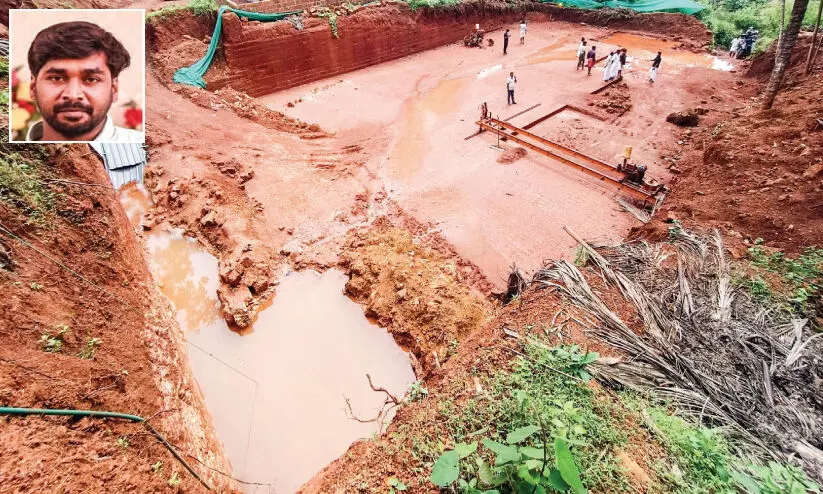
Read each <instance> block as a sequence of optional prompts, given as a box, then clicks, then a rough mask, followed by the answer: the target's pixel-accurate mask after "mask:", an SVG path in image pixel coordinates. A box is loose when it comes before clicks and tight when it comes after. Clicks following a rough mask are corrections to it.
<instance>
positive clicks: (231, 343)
mask: <svg viewBox="0 0 823 494" xmlns="http://www.w3.org/2000/svg"><path fill="white" fill-rule="evenodd" d="M121 202H122V203H123V205H124V208H125V209H126V212H127V214H128V216H129V219H130V220H131V221H132V224H133V225H137V224H139V222H140V217H141V212H142V211H145V209H143V208H145V206H146V205H147V204H148V198H147V195H146V194H145V193H144V192H143V191H142V190H141V189H140V188H137V187H129V188H127V189H126V190H125V191H124V192H123V194H122V195H121ZM145 244H146V248H147V252H148V260H149V264H150V266H151V270H152V273H153V275H154V277H155V280H156V281H157V283H158V285H159V287H160V290H161V292H162V293H163V294H164V295H165V296H166V297H167V298H168V299H169V301H170V302H171V304H172V306H173V309H174V311H175V318H176V319H177V322H178V324H179V325H180V327H181V329H182V330H183V331H184V333H185V337H186V340H187V346H188V355H189V361H190V364H191V369H192V372H193V374H194V376H195V378H196V379H197V382H198V384H199V386H200V389H201V390H202V392H203V394H204V396H205V401H206V405H207V407H208V410H209V413H210V414H211V416H212V419H213V421H214V425H215V428H216V430H217V434H218V437H219V438H220V440H221V441H222V443H223V447H224V450H225V452H226V454H227V456H228V457H229V459H230V461H231V463H232V467H233V471H234V475H235V476H236V477H237V478H240V479H243V480H245V481H248V482H256V483H260V484H270V486H271V488H272V489H273V491H275V492H294V491H296V490H297V489H298V488H299V487H300V486H301V485H302V484H303V483H305V482H307V481H308V480H309V479H310V478H311V477H312V476H313V475H314V474H316V473H317V472H318V471H319V470H320V469H322V468H323V467H324V466H325V465H326V464H328V463H329V462H331V461H332V460H334V459H335V458H337V457H339V456H340V455H342V454H343V453H344V452H345V451H346V450H347V449H348V447H349V446H350V445H351V444H352V443H353V442H354V441H356V440H358V439H362V438H368V437H370V436H371V435H372V434H373V433H375V432H379V431H380V430H381V424H379V423H377V422H367V423H361V422H359V421H357V420H354V419H353V418H351V415H352V414H353V415H354V416H355V417H357V418H359V419H371V418H374V417H375V416H376V415H377V413H378V412H379V411H380V410H381V409H382V408H383V405H384V400H385V399H386V395H385V394H384V393H380V392H375V391H373V390H372V389H371V387H370V385H369V381H368V379H367V377H366V376H367V374H368V375H369V376H371V379H372V381H373V383H374V385H375V386H377V387H384V388H386V389H387V390H388V391H389V392H391V393H392V394H393V395H394V396H396V397H402V396H403V394H404V392H405V391H406V389H407V388H408V386H409V384H411V383H413V382H414V381H415V379H416V378H415V376H414V372H413V370H412V367H411V363H410V360H409V356H408V355H407V354H406V353H405V352H404V351H403V350H402V349H401V348H400V347H399V346H398V345H397V344H396V343H395V341H394V339H393V338H392V336H391V335H390V334H389V333H388V332H386V330H385V329H383V328H381V327H379V326H377V325H376V324H374V323H372V322H370V321H369V320H368V319H367V318H366V317H365V315H364V313H363V310H362V308H361V307H360V306H359V305H358V304H356V303H355V302H353V301H352V300H350V299H349V298H347V297H346V296H345V295H344V294H343V290H344V287H345V284H346V281H347V280H348V278H347V277H346V276H345V275H344V274H343V273H341V272H340V271H338V270H328V271H326V272H324V273H322V274H319V273H317V272H314V271H301V272H289V273H287V274H285V275H284V276H283V277H282V280H281V282H280V284H279V285H278V287H277V297H276V298H275V299H274V300H273V302H272V303H271V304H270V305H268V306H267V307H266V308H264V309H263V310H261V311H260V312H259V313H258V316H257V318H256V320H255V321H254V323H253V325H252V327H250V328H247V329H245V330H244V331H243V332H242V334H241V333H239V332H236V331H233V330H231V329H230V328H229V327H228V325H227V324H226V322H225V321H224V319H223V318H222V317H221V314H220V308H219V302H218V300H217V296H216V290H217V288H218V286H219V284H220V281H219V277H218V269H217V264H218V263H217V259H216V258H214V257H213V256H212V255H211V254H209V253H208V252H206V250H205V249H204V248H203V247H202V246H201V245H200V244H199V243H198V242H197V241H196V240H194V239H191V238H188V237H186V236H184V235H182V234H181V233H180V232H179V231H172V232H165V231H150V232H147V234H146V242H145ZM346 400H348V403H349V404H350V405H347V401H346ZM349 406H350V407H351V408H350V409H349ZM391 417H392V415H391V414H389V415H387V416H384V417H383V422H382V426H383V427H385V426H387V425H388V423H389V421H390V420H391ZM307 445H311V446H310V447H307ZM244 489H245V491H246V492H269V485H259V486H255V485H246V486H245V487H244Z"/></svg>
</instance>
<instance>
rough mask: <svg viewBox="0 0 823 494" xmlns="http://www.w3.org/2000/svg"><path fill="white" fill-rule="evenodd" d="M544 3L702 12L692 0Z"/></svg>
mask: <svg viewBox="0 0 823 494" xmlns="http://www.w3.org/2000/svg"><path fill="white" fill-rule="evenodd" d="M543 2H544V3H556V4H560V3H562V4H563V6H564V7H576V8H578V9H602V8H606V7H609V8H613V9H631V10H634V11H635V12H680V13H683V14H694V13H696V12H700V11H701V10H703V8H704V7H703V6H702V5H700V4H699V3H697V2H694V1H692V0H638V1H636V2H632V1H627V0H605V1H602V2H598V1H595V0H543Z"/></svg>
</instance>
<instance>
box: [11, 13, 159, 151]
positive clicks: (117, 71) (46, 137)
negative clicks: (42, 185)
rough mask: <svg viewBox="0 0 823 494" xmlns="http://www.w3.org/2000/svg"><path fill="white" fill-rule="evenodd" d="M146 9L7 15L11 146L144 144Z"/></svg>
mask: <svg viewBox="0 0 823 494" xmlns="http://www.w3.org/2000/svg"><path fill="white" fill-rule="evenodd" d="M144 24H145V11H144V10H142V9H124V10H106V9H101V10H79V9H78V10H73V9H66V10H58V9H54V10H40V9H22V10H21V9H12V10H10V11H9V45H10V49H9V69H10V72H11V80H10V81H9V86H10V91H11V94H10V98H9V101H10V105H9V112H10V114H9V123H10V125H9V127H10V132H9V140H10V141H11V142H97V143H105V142H136V143H143V142H145V134H144V130H143V126H144V116H143V115H144V113H143V108H144V104H145V86H146V83H145V73H146V67H145V50H146V43H145V27H144Z"/></svg>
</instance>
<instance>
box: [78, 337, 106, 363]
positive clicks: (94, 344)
mask: <svg viewBox="0 0 823 494" xmlns="http://www.w3.org/2000/svg"><path fill="white" fill-rule="evenodd" d="M102 344H103V340H101V339H100V338H86V344H85V345H83V348H81V349H80V353H78V354H77V356H78V357H80V358H81V359H85V360H91V359H93V358H94V354H96V353H97V349H98V348H99V347H100V345H102Z"/></svg>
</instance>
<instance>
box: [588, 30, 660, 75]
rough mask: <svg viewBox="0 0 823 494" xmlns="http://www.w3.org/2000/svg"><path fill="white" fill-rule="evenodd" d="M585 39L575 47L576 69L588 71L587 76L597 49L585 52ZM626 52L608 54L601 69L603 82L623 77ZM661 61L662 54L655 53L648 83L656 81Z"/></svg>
mask: <svg viewBox="0 0 823 494" xmlns="http://www.w3.org/2000/svg"><path fill="white" fill-rule="evenodd" d="M586 44H587V42H586V38H580V45H578V47H577V69H576V70H583V69H588V75H592V69H593V68H594V66H595V64H596V63H597V47H596V46H594V45H592V48H591V50H589V51H588V52H586ZM627 54H628V51H627V50H626V49H625V48H620V49H619V50H616V51H611V52H609V56H608V57H606V65H605V66H604V69H603V82H608V81H613V80H615V79H620V78H621V77H623V68H624V67H625V66H626V59H627ZM662 61H663V57H662V53H661V52H657V56H656V57H654V59H653V60H652V61H651V62H652V66H651V69H649V82H650V83H652V84H654V81H655V80H656V79H657V70H658V69H659V68H660V63H661V62H662Z"/></svg>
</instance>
